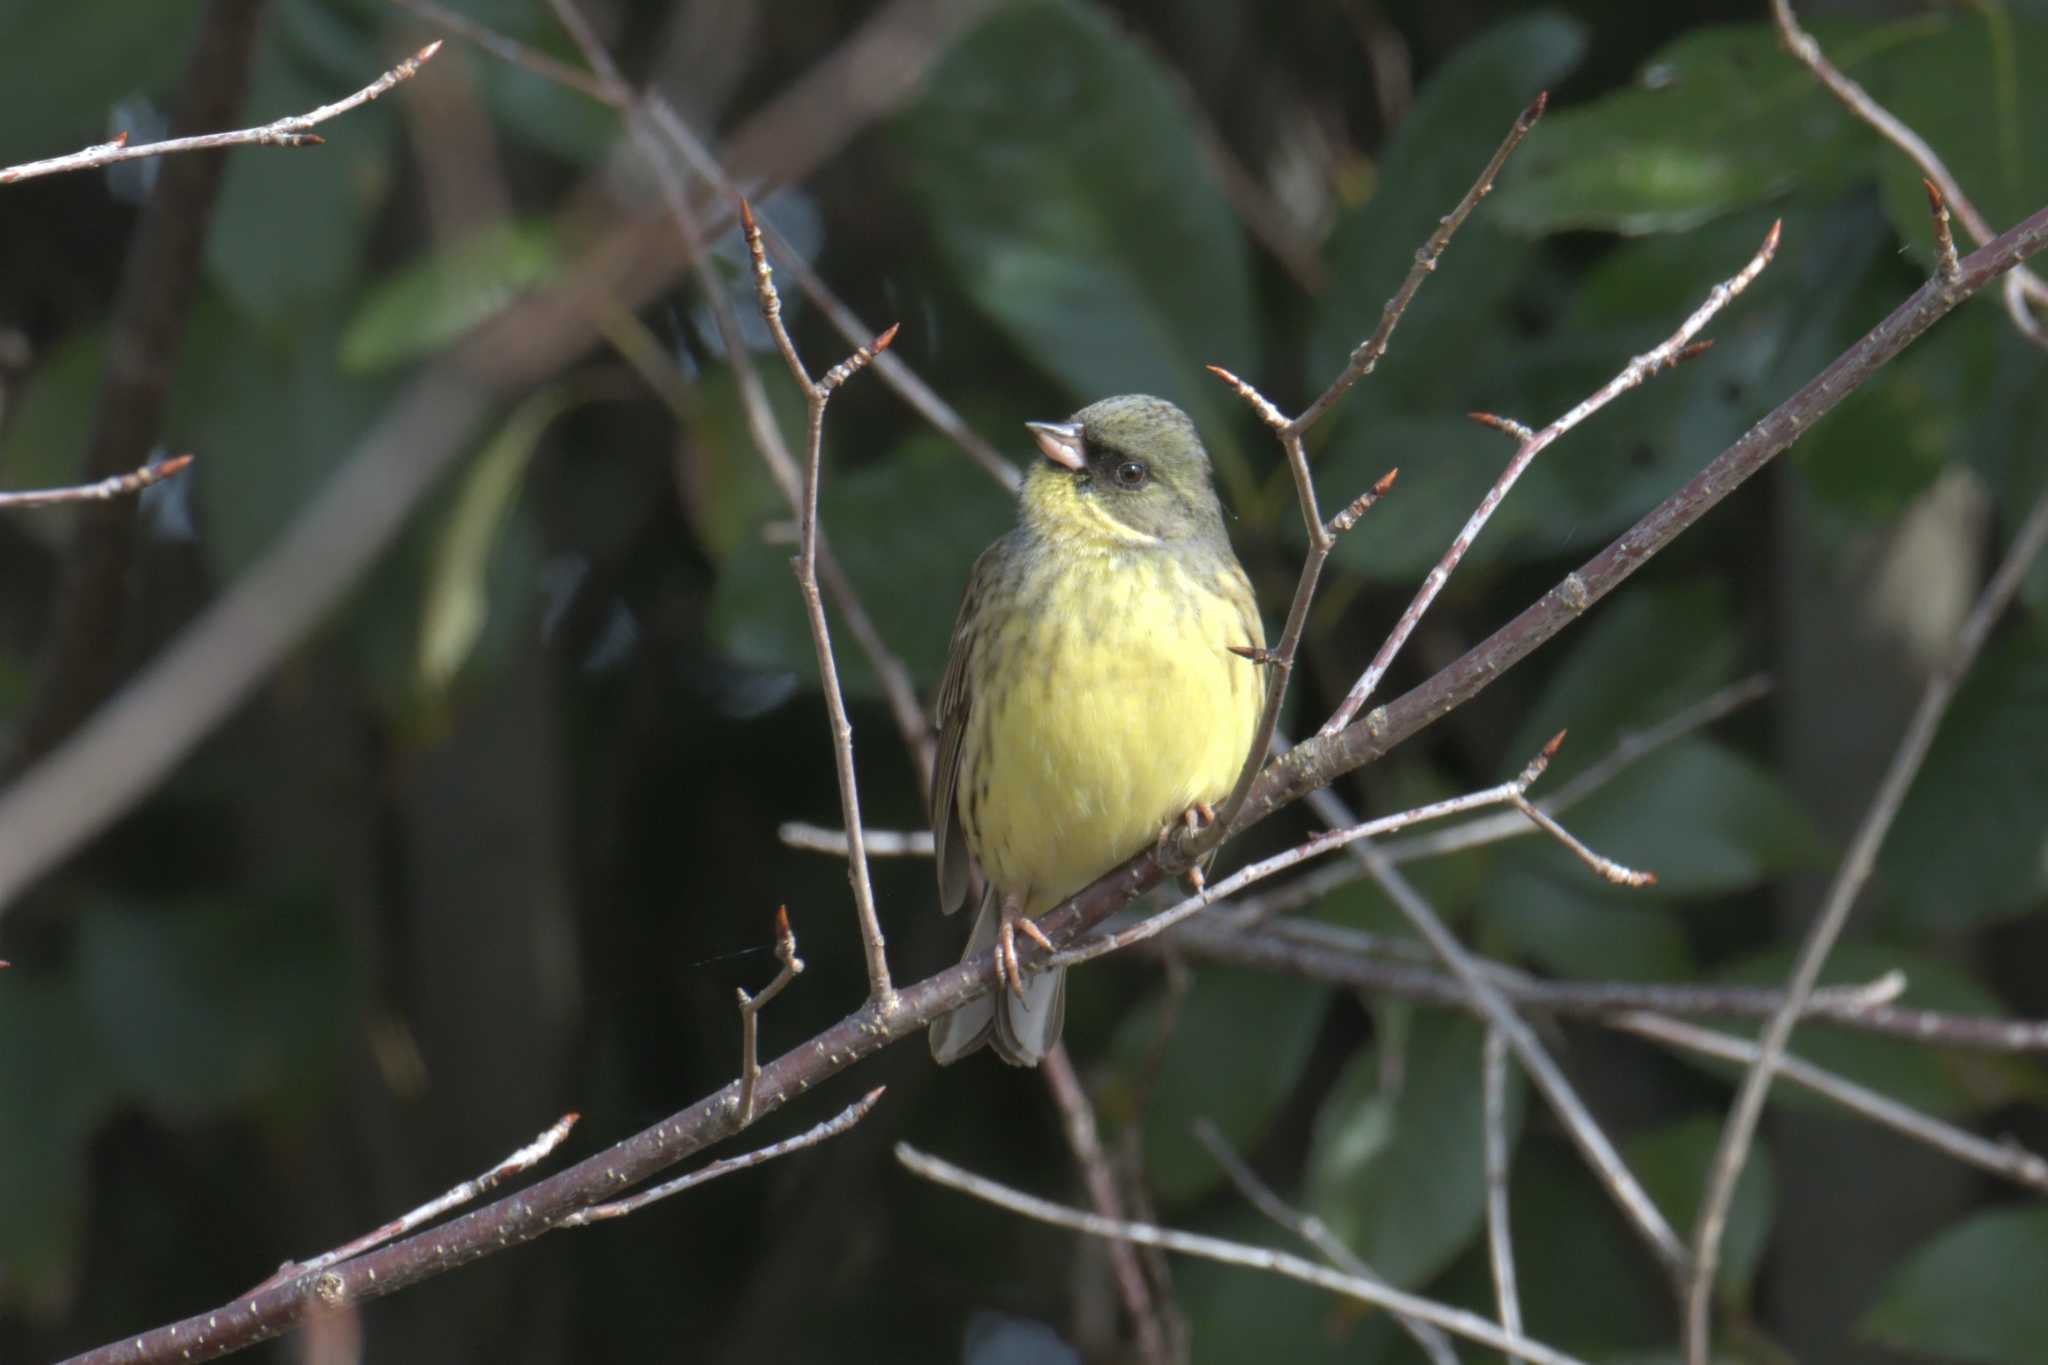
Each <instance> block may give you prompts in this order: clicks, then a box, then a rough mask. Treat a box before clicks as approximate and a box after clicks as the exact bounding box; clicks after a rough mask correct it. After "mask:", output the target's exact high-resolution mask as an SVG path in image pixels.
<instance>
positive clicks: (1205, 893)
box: [1027, 731, 1655, 967]
mask: <svg viewBox="0 0 2048 1365" xmlns="http://www.w3.org/2000/svg"><path fill="white" fill-rule="evenodd" d="M1563 739H1564V734H1563V732H1562V731H1560V732H1559V733H1558V734H1557V735H1556V736H1555V737H1554V738H1552V739H1551V741H1550V742H1549V743H1548V744H1546V745H1544V746H1543V749H1542V751H1541V752H1540V753H1538V754H1537V755H1536V757H1534V758H1532V759H1530V760H1529V763H1528V765H1527V766H1526V767H1524V768H1523V769H1522V771H1521V772H1520V773H1518V774H1517V775H1516V776H1515V777H1514V779H1513V780H1511V781H1508V782H1503V783H1501V784H1500V785H1498V786H1494V787H1487V788H1485V789H1484V790H1482V791H1476V792H1468V793H1467V794H1465V795H1464V796H1453V797H1450V798H1448V799H1446V800H1443V801H1432V802H1431V803H1429V804H1428V805H1426V806H1416V807H1414V808H1413V809H1410V810H1404V811H1399V812H1397V813H1395V814H1393V815H1383V816H1381V817H1380V818H1379V819H1377V820H1366V821H1363V822H1360V823H1358V824H1352V825H1346V826H1344V827H1343V828H1341V829H1330V830H1325V831H1323V832H1322V833H1321V834H1317V835H1313V836H1311V837H1309V838H1307V839H1304V840H1303V841H1302V842H1301V843H1299V844H1296V845H1295V846H1294V847H1292V848H1289V849H1285V850H1283V851H1281V852H1279V853H1275V854H1273V855H1272V856H1271V857H1267V858H1261V859H1259V860H1258V861H1257V862H1254V863H1248V864H1246V865H1245V866H1243V867H1241V868H1239V869H1238V870H1237V871H1235V872H1233V873H1231V874H1230V875H1229V876H1228V877H1225V878H1224V879H1223V880H1222V881H1220V882H1218V883H1216V884H1215V885H1214V886H1208V887H1204V888H1203V889H1202V890H1201V891H1199V892H1197V893H1196V894H1195V895H1192V896H1189V897H1188V898H1187V899H1185V900H1183V901H1181V902H1180V903H1179V904H1178V905H1175V906H1173V907H1171V908H1169V909H1166V910H1162V911H1160V912H1159V913H1158V914H1156V915H1149V916H1147V917H1146V918H1144V919H1142V920H1139V921H1138V922H1137V923H1136V924H1133V925H1131V926H1130V927H1129V928H1127V929H1123V930H1120V931H1118V932H1116V933H1113V934H1104V935H1101V936H1099V937H1097V938H1092V939H1086V940H1084V941H1082V942H1080V943H1077V944H1075V945H1073V946H1072V947H1070V948H1067V949H1064V950H1062V951H1061V952H1059V953H1057V954H1055V955H1054V956H1052V957H1051V958H1048V959H1046V963H1045V965H1046V966H1050V967H1071V966H1074V965H1076V964H1078V963H1082V962H1087V961H1090V960H1092V959H1094V958H1098V957H1101V956H1102V955H1104V954H1105V953H1113V952H1116V951H1118V950H1119V949H1122V948H1128V947H1130V946H1131V945H1132V944H1133V943H1142V942H1144V941H1145V940H1146V939H1148V938H1152V937H1153V936H1155V935H1157V934H1162V933H1164V932H1166V931H1167V930H1168V929H1171V928H1172V927H1173V926H1175V925H1176V924H1179V923H1181V922H1182V921H1183V920H1185V919H1187V918H1189V917H1190V916H1192V915H1195V914H1197V913H1199V912H1201V911H1203V910H1206V909H1208V908H1209V907H1210V906H1212V905H1214V904H1216V903H1217V902H1218V901H1222V900H1225V899H1227V898H1228V897H1230V896H1232V895H1235V894H1236V893H1237V892H1239V891H1241V890H1243V889H1244V888H1245V887H1247V886H1251V885H1254V884H1255V883H1258V882H1261V881H1264V880H1265V879H1266V878H1268V877H1271V876H1273V875H1274V874H1276V873H1280V872H1285V871H1286V870H1287V869H1288V868H1290V867H1297V866H1299V865H1300V864H1302V863H1304V862H1307V861H1308V860H1309V859H1311V858H1319V857H1321V856H1322V855H1323V854H1325V853H1329V852H1332V851H1334V850H1336V849H1340V848H1345V847H1347V846H1352V845H1356V844H1359V843H1360V842H1361V841H1363V840H1367V839H1371V838H1373V837H1374V836H1376V835H1380V834H1385V833H1388V832H1390V831H1392V830H1398V829H1407V828H1409V827H1410V826H1413V825H1417V824H1421V823H1423V822H1425V821H1429V820H1441V819H1443V818H1444V817H1445V816H1447V815H1459V814H1462V813H1464V812H1465V811H1469V810H1477V809H1479V808H1481V807H1484V806H1497V805H1515V804H1516V803H1517V802H1520V801H1521V800H1522V794H1523V793H1524V792H1526V791H1527V790H1528V789H1529V786H1530V784H1531V783H1533V782H1535V780H1536V779H1537V778H1539V777H1541V776H1542V775H1543V770H1544V768H1545V767H1546V766H1548V765H1549V763H1550V759H1551V756H1552V755H1554V754H1555V753H1556V752H1557V746H1558V745H1559V744H1560V743H1561V742H1562V741H1563ZM1522 804H1523V805H1526V802H1523V803H1522ZM1553 824H1554V822H1553ZM1566 840H1567V847H1571V846H1577V847H1584V845H1581V844H1579V843H1578V841H1577V840H1575V839H1571V838H1570V836H1568V835H1567V836H1566ZM1590 856H1592V857H1594V858H1595V859H1596V860H1597V861H1599V862H1600V863H1602V864H1604V865H1606V866H1607V867H1609V868H1612V869H1613V870H1614V873H1615V878H1614V879H1616V880H1619V881H1621V882H1622V884H1623V885H1627V886H1643V885H1646V884H1648V882H1650V881H1654V880H1655V878H1654V877H1652V876H1651V875H1650V874H1649V873H1645V872H1637V871H1634V870H1632V869H1630V868H1625V867H1622V866H1621V865H1620V864H1619V863H1615V862H1612V861H1611V860H1608V859H1604V858H1599V856H1598V855H1597V854H1592V855H1590ZM1027 965H1028V964H1027Z"/></svg>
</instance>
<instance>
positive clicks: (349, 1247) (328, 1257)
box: [249, 1114, 581, 1294]
mask: <svg viewBox="0 0 2048 1365" xmlns="http://www.w3.org/2000/svg"><path fill="white" fill-rule="evenodd" d="M580 1117H581V1116H580V1115H578V1114H564V1115H562V1117H560V1118H558V1119H556V1120H555V1121H554V1122H553V1123H552V1124H550V1125H549V1126H548V1128H547V1130H546V1131H544V1132H543V1133H542V1134H541V1135H540V1136H539V1137H537V1138H535V1139H534V1140H533V1141H531V1142H529V1143H527V1144H526V1145H525V1146H524V1147H521V1148H520V1149H519V1150H518V1151H516V1152H514V1153H512V1155H510V1156H508V1157H506V1158H505V1159H504V1160H503V1161H500V1162H499V1163H498V1164H497V1165H495V1166H493V1167H491V1169H489V1170H488V1171H485V1172H484V1173H483V1174H482V1175H480V1176H477V1177H475V1178H474V1179H470V1180H465V1181H463V1182H462V1183H461V1184H460V1185H457V1186H455V1188H453V1189H451V1190H449V1191H448V1192H447V1193H446V1194H443V1195H441V1196H440V1197H439V1198H437V1199H430V1200H428V1201H427V1202H426V1203H424V1204H422V1205H420V1206H419V1207H418V1208H416V1209H414V1210H412V1212H410V1213H406V1214H401V1215H400V1216H399V1217H397V1218H394V1219H392V1220H391V1221H390V1222H388V1223H386V1224H384V1226H382V1227H380V1228H375V1229H373V1230H372V1231H369V1232H366V1233H364V1234H363V1235H362V1236H360V1237H358V1238H356V1239H355V1240H354V1241H352V1242H345V1243H343V1244H342V1245H340V1246H338V1247H336V1248H335V1249H334V1250H332V1251H325V1252H322V1253H321V1254H320V1255H318V1256H315V1257H312V1258H311V1259H309V1260H304V1261H286V1262H285V1263H284V1264H283V1265H281V1266H279V1267H278V1268H277V1273H276V1274H275V1275H272V1276H271V1277H270V1278H269V1279H267V1280H265V1281H264V1282H263V1283H262V1284H259V1285H257V1286H256V1287H255V1288H254V1289H252V1290H250V1291H249V1292H250V1293H251V1294H261V1293H262V1292H263V1291H265V1290H267V1289H272V1288H275V1287H276V1286H278V1285H280V1284H284V1283H286V1282H287V1281H290V1280H296V1279H299V1278H301V1277H302V1276H306V1275H313V1274H317V1273H319V1272H320V1271H323V1270H325V1269H327V1267H329V1266H331V1265H336V1264H338V1263H340V1262H342V1261H346V1260H349V1259H350V1258H351V1257H355V1256H360V1255H362V1254H363V1253H364V1252H366V1251H370V1250H372V1249H374V1248H376V1247H380V1246H383V1245H384V1244H385V1243H386V1242H390V1241H394V1240H396V1239H397V1238H400V1237H403V1236H405V1235H406V1234H407V1233H409V1232H411V1231H412V1230H413V1229H415V1228H419V1227H423V1226H425V1225H426V1224H428V1223H431V1222H433V1221H434V1220H435V1219H436V1218H439V1217H440V1216H441V1215H442V1214H444V1213H446V1212H448V1211H449V1210H450V1209H455V1208H460V1207H461V1206H462V1205H464V1204H467V1203H469V1202H470V1201H471V1200H473V1199H475V1198H477V1197H478V1196H479V1195H482V1194H486V1193H488V1192H489V1191H491V1190H493V1189H496V1188H497V1187H498V1186H500V1185H502V1184H504V1183H505V1182H506V1181H507V1180H510V1179H511V1178H512V1177H513V1176H515V1175H523V1174H525V1173H526V1172H527V1171H530V1170H532V1169H533V1168H534V1167H536V1166H538V1165H540V1163H541V1162H543V1161H545V1160H547V1158H548V1156H549V1155H550V1154H552V1153H553V1152H554V1150H555V1148H557V1147H559V1146H561V1145H562V1144H563V1143H564V1142H565V1141H567V1140H568V1137H569V1130H570V1129H572V1128H574V1127H575V1126H576V1120H577V1119H578V1118H580Z"/></svg>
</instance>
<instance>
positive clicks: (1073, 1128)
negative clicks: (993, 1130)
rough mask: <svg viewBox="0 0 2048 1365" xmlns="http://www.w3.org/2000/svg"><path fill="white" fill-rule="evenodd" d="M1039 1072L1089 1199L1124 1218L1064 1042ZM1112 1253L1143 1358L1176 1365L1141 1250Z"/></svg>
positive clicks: (1125, 1247) (1114, 1246) (1112, 1249)
mask: <svg viewBox="0 0 2048 1365" xmlns="http://www.w3.org/2000/svg"><path fill="white" fill-rule="evenodd" d="M1038 1074H1039V1075H1040V1076H1041V1077H1042V1078H1044V1080H1045V1088H1046V1090H1047V1092H1048V1093H1050V1094H1051V1096H1052V1101H1053V1107H1054V1108H1056V1109H1058V1110H1059V1114H1060V1130H1061V1131H1062V1132H1063V1133H1065V1134H1066V1138H1067V1150H1069V1151H1071V1152H1072V1153H1073V1154H1074V1164H1075V1165H1076V1166H1079V1167H1080V1168H1081V1181H1082V1183H1083V1184H1084V1185H1085V1186H1086V1187H1087V1189H1088V1202H1089V1203H1090V1204H1092V1205H1094V1207H1095V1211H1096V1212H1097V1213H1098V1214H1101V1215H1102V1216H1103V1217H1104V1218H1114V1219H1121V1218H1122V1217H1123V1216H1124V1208H1123V1198H1122V1196H1121V1195H1120V1194H1119V1193H1118V1191H1117V1180H1116V1170H1115V1168H1114V1167H1113V1166H1111V1165H1110V1161H1109V1154H1108V1153H1107V1152H1105V1151H1103V1149H1102V1134H1101V1133H1100V1132H1099V1131H1098V1129H1097V1127H1096V1123H1095V1107H1094V1106H1093V1105H1091V1104H1090V1103H1089V1102H1088V1091H1087V1089H1086V1088H1085V1087H1084V1086H1082V1084H1081V1078H1080V1076H1079V1075H1077V1074H1076V1073H1075V1071H1074V1062H1073V1059H1072V1058H1071V1057H1069V1056H1068V1055H1067V1048H1066V1044H1064V1043H1054V1044H1053V1045H1052V1050H1051V1051H1050V1052H1047V1053H1046V1054H1045V1060H1044V1061H1043V1062H1041V1063H1039V1067H1038ZM1108 1251H1109V1265H1110V1270H1111V1272H1112V1273H1113V1275H1114V1278H1115V1280H1116V1287H1117V1293H1118V1294H1119V1295H1120V1296H1121V1297H1122V1298H1123V1301H1124V1312H1125V1313H1126V1314H1128V1315H1129V1317H1130V1319H1131V1328H1132V1330H1133V1331H1134V1332H1135V1333H1136V1334H1137V1338H1138V1355H1139V1357H1140V1358H1141V1359H1143V1360H1148V1361H1151V1362H1153V1365H1172V1362H1173V1358H1174V1357H1173V1345H1172V1342H1171V1340H1170V1338H1169V1337H1168V1335H1167V1331H1166V1324H1165V1322H1164V1321H1163V1320H1162V1319H1161V1317H1160V1313H1159V1305H1158V1304H1157V1303H1156V1302H1154V1296H1153V1293H1152V1285H1151V1282H1150V1281H1148V1280H1147V1279H1146V1278H1145V1267H1144V1266H1143V1265H1142V1264H1141V1263H1140V1262H1139V1260H1138V1253H1137V1249H1136V1248H1134V1247H1133V1246H1131V1244H1130V1243H1128V1242H1111V1243H1110V1244H1109V1247H1108Z"/></svg>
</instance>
